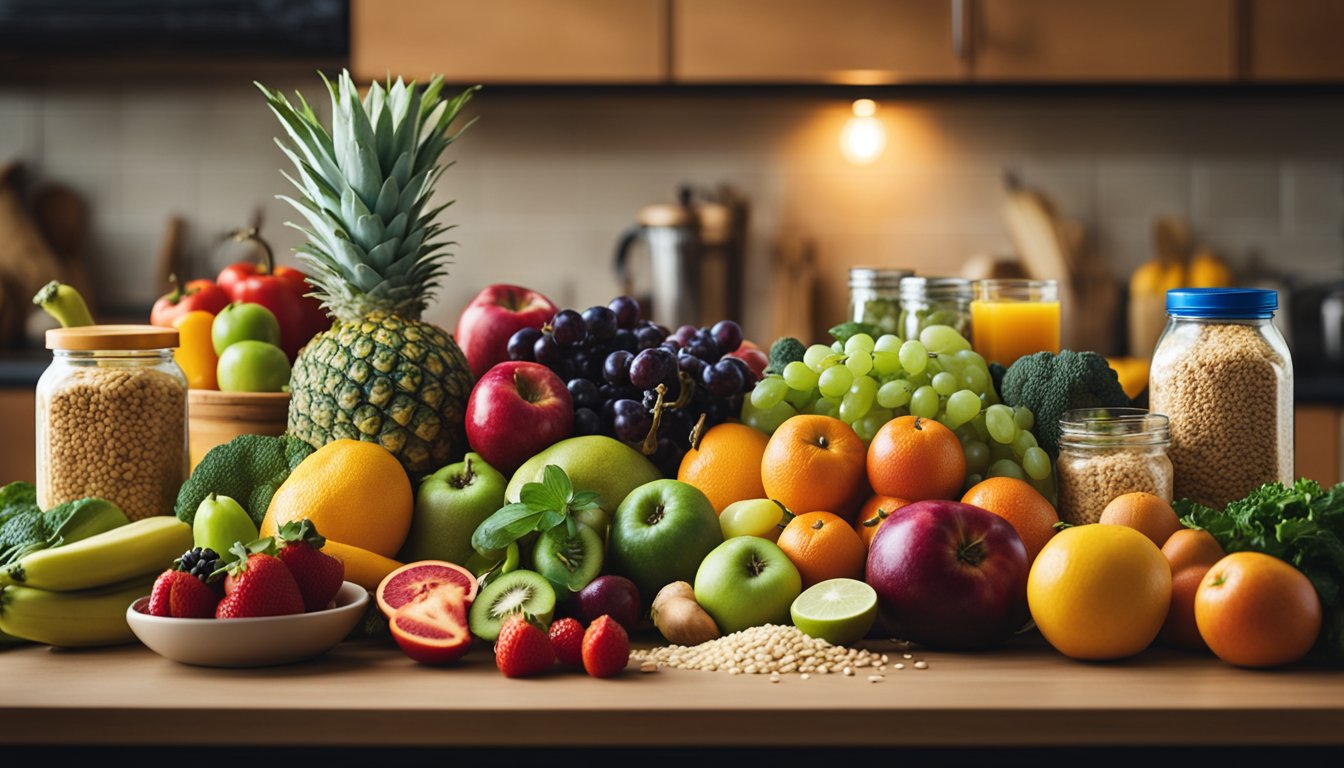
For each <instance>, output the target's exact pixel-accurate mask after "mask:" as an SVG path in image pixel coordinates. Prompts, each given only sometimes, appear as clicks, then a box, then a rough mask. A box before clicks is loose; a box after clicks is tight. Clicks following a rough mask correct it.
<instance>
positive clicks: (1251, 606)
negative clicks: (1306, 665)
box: [1195, 552, 1321, 667]
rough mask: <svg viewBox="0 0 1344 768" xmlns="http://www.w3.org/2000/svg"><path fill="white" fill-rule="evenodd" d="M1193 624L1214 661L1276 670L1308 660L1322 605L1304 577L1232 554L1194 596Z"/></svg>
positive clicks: (1259, 557)
mask: <svg viewBox="0 0 1344 768" xmlns="http://www.w3.org/2000/svg"><path fill="white" fill-rule="evenodd" d="M1195 624H1196V625H1197V626H1198V627H1199V634H1200V636H1202V637H1203V638H1204V642H1206V643H1208V644H1209V648H1210V649H1211V650H1212V651H1213V652H1214V653H1215V654H1217V655H1218V658H1220V659H1222V660H1223V661H1226V662H1228V663H1230V664H1236V665H1237V666H1241V667H1277V666H1280V665H1283V664H1291V663H1293V662H1294V661H1297V660H1298V659H1300V658H1302V657H1303V656H1305V655H1307V651H1310V650H1311V647H1312V646H1313V645H1315V643H1316V637H1317V636H1318V635H1319V634H1320V632H1321V599H1320V597H1319V596H1318V595H1317V594H1316V589H1315V588H1314V587H1312V586H1311V581H1309V580H1308V579H1307V577H1306V576H1303V575H1302V572H1301V571H1299V570H1297V569H1296V568H1294V567H1293V566H1291V565H1289V564H1288V563H1285V562H1284V561H1282V560H1280V559H1278V558H1277V557H1271V556H1269V555H1266V554H1264V553H1262V552H1234V553H1232V554H1230V555H1228V556H1227V557H1224V558H1223V559H1222V560H1219V561H1218V562H1217V563H1214V565H1213V567H1212V568H1210V569H1209V572H1208V573H1207V574H1205V575H1204V581H1203V582H1201V583H1200V585H1199V591H1197V592H1196V593H1195Z"/></svg>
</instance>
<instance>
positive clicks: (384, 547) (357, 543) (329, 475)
mask: <svg viewBox="0 0 1344 768" xmlns="http://www.w3.org/2000/svg"><path fill="white" fill-rule="evenodd" d="M414 506H415V498H414V496H413V494H412V493H411V480H410V478H408V477H407V476H406V470H404V469H402V468H401V462H399V461H397V458H396V457H395V456H393V455H392V454H391V453H388V451H387V449H385V448H383V447H382V446H380V445H377V444H375V443H365V442H361V441H359V440H336V441H334V442H330V443H327V444H326V445H324V446H322V447H321V448H319V449H317V450H316V451H314V452H313V454H312V455H311V456H309V457H308V458H306V459H304V460H303V462H302V463H301V464H299V466H297V467H295V468H294V471H293V472H292V473H290V475H289V477H288V478H287V479H286V480H285V482H284V483H282V484H281V485H280V487H279V488H278V489H277V490H276V492H275V495H274V496H272V497H271V506H270V507H269V508H267V510H266V517H265V518H263V519H262V521H261V535H262V536H274V535H275V533H276V531H277V530H278V529H279V528H280V526H282V525H284V524H285V523H287V522H289V521H291V520H302V519H304V518H308V519H309V520H311V521H312V523H313V525H314V526H315V527H316V528H317V532H318V533H320V534H322V535H323V536H325V537H326V538H328V539H330V540H332V541H339V542H341V543H342V544H348V545H350V546H351V547H357V548H359V549H367V550H369V551H370V552H373V553H374V554H377V555H382V556H383V557H389V558H390V557H396V555H397V551H398V550H400V549H401V545H402V543H403V542H405V541H406V534H407V532H409V531H410V529H411V512H412V510H413V509H414Z"/></svg>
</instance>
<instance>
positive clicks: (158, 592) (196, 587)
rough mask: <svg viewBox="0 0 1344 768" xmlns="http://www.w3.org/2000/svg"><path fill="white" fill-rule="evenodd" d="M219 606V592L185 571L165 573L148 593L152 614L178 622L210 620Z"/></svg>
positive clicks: (168, 571)
mask: <svg viewBox="0 0 1344 768" xmlns="http://www.w3.org/2000/svg"><path fill="white" fill-rule="evenodd" d="M217 605H219V593H218V592H216V591H215V590H214V588H212V587H211V586H210V585H208V584H206V583H205V582H204V581H201V580H200V579H198V578H196V577H195V576H192V575H191V574H190V573H187V572H185V571H175V570H172V569H169V570H166V571H164V572H163V573H161V574H159V578H157V579H155V580H154V589H153V590H151V591H150V593H149V615H151V616H171V617H172V618H175V619H209V618H213V617H214V615H215V606H217Z"/></svg>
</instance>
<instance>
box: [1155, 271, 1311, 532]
mask: <svg viewBox="0 0 1344 768" xmlns="http://www.w3.org/2000/svg"><path fill="white" fill-rule="evenodd" d="M1277 309H1278V292H1277V291H1272V290H1264V289H1253V288H1180V289H1176V290H1171V291H1167V326H1166V328H1165V329H1164V330H1163V331H1162V336H1161V337H1160V338H1159V339H1158V341H1157V348H1156V349H1155V350H1154V352H1153V363H1152V368H1151V370H1150V371H1149V374H1148V403H1149V406H1150V407H1151V408H1152V409H1153V410H1154V411H1159V412H1161V413H1164V414H1166V415H1167V417H1168V418H1169V419H1170V420H1171V463H1172V465H1173V466H1174V467H1175V468H1176V487H1175V494H1176V497H1177V498H1188V499H1193V500H1194V501H1197V502H1199V503H1200V504H1205V505H1208V506H1211V507H1215V508H1218V509H1221V508H1223V507H1224V506H1226V505H1227V504H1228V503H1229V502H1232V501H1236V500H1237V499H1241V498H1244V497H1245V496H1246V495H1247V494H1249V493H1250V492H1251V491H1253V490H1255V489H1256V488H1258V487H1260V486H1261V485H1263V484H1264V483H1273V482H1281V483H1284V484H1291V483H1292V482H1293V472H1294V468H1293V361H1292V357H1291V356H1290V355H1289V352H1288V345H1287V344H1286V343H1284V340H1283V336H1282V335H1281V334H1280V333H1279V330H1278V329H1277V328H1275V327H1274V324H1273V322H1272V321H1273V319H1274V313H1275V311H1276V310H1277Z"/></svg>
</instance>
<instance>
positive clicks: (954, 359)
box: [742, 325, 1054, 498]
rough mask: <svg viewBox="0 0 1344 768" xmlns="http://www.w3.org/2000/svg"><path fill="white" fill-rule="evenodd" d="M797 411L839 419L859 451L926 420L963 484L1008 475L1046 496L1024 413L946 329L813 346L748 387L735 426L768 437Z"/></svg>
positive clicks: (1044, 468)
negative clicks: (962, 471) (941, 438)
mask: <svg viewBox="0 0 1344 768" xmlns="http://www.w3.org/2000/svg"><path fill="white" fill-rule="evenodd" d="M800 413H812V414H819V415H823V416H831V417H833V418H837V419H840V420H841V421H843V422H845V423H846V424H848V425H850V427H852V428H853V429H854V432H855V433H856V434H858V436H859V437H860V438H862V439H863V441H864V442H865V443H867V442H871V441H872V439H873V437H874V436H875V435H876V434H877V431H878V430H879V429H881V428H882V425H883V424H886V423H887V422H888V421H890V420H892V419H894V418H897V417H898V416H905V415H907V414H911V415H914V416H919V417H921V418H926V419H935V420H937V421H939V422H941V423H942V424H943V425H944V426H946V427H948V428H949V429H951V430H952V431H953V432H954V433H955V434H956V435H957V439H958V440H960V441H961V447H962V451H963V452H964V453H965V455H966V481H967V485H972V484H974V483H977V482H979V481H980V480H982V479H984V478H986V477H1001V476H1006V477H1016V478H1018V479H1020V480H1026V481H1028V482H1031V483H1032V485H1034V486H1036V487H1037V489H1038V490H1040V491H1041V492H1042V493H1043V494H1045V495H1046V497H1047V498H1052V497H1053V495H1054V487H1053V486H1054V483H1053V478H1052V477H1051V463H1050V456H1049V454H1047V453H1046V452H1045V450H1044V449H1042V448H1040V447H1039V446H1038V445H1037V444H1036V437H1035V436H1034V435H1033V434H1032V432H1031V428H1032V426H1033V421H1034V418H1033V416H1032V413H1031V411H1029V410H1027V409H1026V408H1010V407H1008V406H1006V405H1003V404H1001V403H1000V402H999V399H998V395H997V394H996V393H995V392H994V386H993V383H992V381H991V379H990V376H989V367H988V366H987V365H985V359H984V358H983V357H981V356H980V355H979V354H977V353H976V352H975V351H974V350H972V349H971V344H970V342H969V341H967V340H966V338H965V337H963V336H962V335H961V334H959V333H957V331H956V330H955V329H953V328H952V327H950V326H946V325H930V326H928V327H926V328H924V330H922V331H921V332H920V334H919V338H918V339H909V340H904V339H901V338H900V337H899V336H895V335H891V334H888V335H884V336H880V337H878V338H877V339H874V338H873V337H872V336H870V335H868V334H866V333H858V334H855V335H853V336H851V337H849V338H848V339H847V340H846V341H845V342H844V343H843V344H842V343H841V342H838V341H837V342H835V343H834V344H832V345H831V346H829V347H828V346H826V345H824V344H814V345H812V346H811V347H808V348H807V351H806V352H805V353H804V355H803V359H802V361H801V362H797V361H795V362H792V363H789V364H788V365H787V366H785V368H784V371H783V372H782V373H777V374H770V375H768V376H766V377H765V378H764V379H762V380H761V381H760V382H758V383H757V384H756V387H755V389H753V390H752V392H751V396H750V397H749V398H747V400H746V401H745V402H744V403H743V406H742V422H743V423H744V424H747V425H749V426H751V427H754V428H756V429H759V430H760V431H762V432H765V433H766V434H772V433H774V431H775V430H776V429H777V428H779V425H780V424H783V423H784V422H785V421H786V420H787V419H789V417H791V416H795V415H797V414H800Z"/></svg>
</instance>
